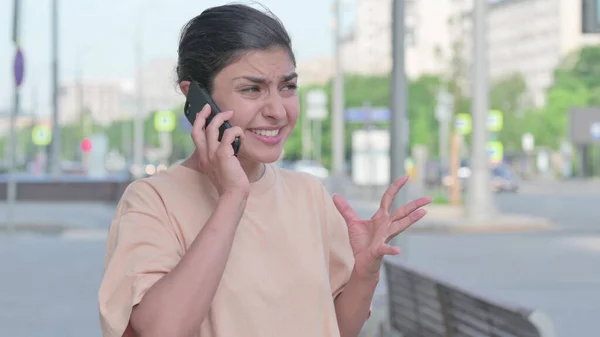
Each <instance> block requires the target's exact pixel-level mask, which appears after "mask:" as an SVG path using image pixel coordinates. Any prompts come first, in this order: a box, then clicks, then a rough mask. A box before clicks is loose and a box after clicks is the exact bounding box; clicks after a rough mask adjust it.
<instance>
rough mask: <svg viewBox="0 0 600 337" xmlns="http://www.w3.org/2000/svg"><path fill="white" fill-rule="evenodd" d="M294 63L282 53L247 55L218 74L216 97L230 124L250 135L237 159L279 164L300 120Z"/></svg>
mask: <svg viewBox="0 0 600 337" xmlns="http://www.w3.org/2000/svg"><path fill="white" fill-rule="evenodd" d="M296 83H297V75H296V73H295V67H294V63H293V62H292V60H291V59H290V56H289V54H288V52H287V51H286V50H285V49H283V48H273V49H269V50H263V51H251V52H248V53H246V54H245V55H244V56H243V57H242V58H240V59H239V60H238V61H237V62H234V63H232V64H230V65H229V66H227V67H225V68H224V69H223V70H222V71H221V72H219V73H218V74H217V76H216V77H215V80H214V84H213V93H212V97H213V99H214V101H215V103H216V104H217V106H218V107H219V108H220V109H221V111H228V110H232V111H233V117H232V118H231V120H230V121H229V122H230V123H231V124H232V125H234V126H239V127H241V128H242V129H243V130H244V132H245V136H246V137H245V139H244V140H243V141H242V143H241V146H240V150H239V153H238V157H239V158H240V159H245V160H247V161H251V162H259V163H272V162H274V161H276V160H277V159H279V157H280V156H281V153H282V151H283V145H284V142H285V141H286V140H287V138H288V137H289V135H290V134H291V133H292V131H293V129H294V126H295V125H296V121H297V120H298V112H299V108H300V106H299V101H298V94H297V90H296V86H297V84H296Z"/></svg>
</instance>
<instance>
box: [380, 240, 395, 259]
mask: <svg viewBox="0 0 600 337" xmlns="http://www.w3.org/2000/svg"><path fill="white" fill-rule="evenodd" d="M377 253H378V255H379V256H384V255H398V254H400V248H399V247H395V246H392V245H389V244H387V243H384V244H381V245H380V246H379V248H378V250H377Z"/></svg>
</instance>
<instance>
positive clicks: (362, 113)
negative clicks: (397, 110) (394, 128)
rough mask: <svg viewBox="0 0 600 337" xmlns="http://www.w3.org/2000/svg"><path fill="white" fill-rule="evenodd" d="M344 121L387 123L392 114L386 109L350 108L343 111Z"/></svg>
mask: <svg viewBox="0 0 600 337" xmlns="http://www.w3.org/2000/svg"><path fill="white" fill-rule="evenodd" d="M344 115H345V117H346V121H348V122H361V123H364V122H387V121H389V120H390V119H391V118H392V112H391V111H390V109H388V108H384V107H379V108H377V107H373V108H369V109H365V108H350V109H346V111H345V114H344Z"/></svg>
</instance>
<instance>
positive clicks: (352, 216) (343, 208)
mask: <svg viewBox="0 0 600 337" xmlns="http://www.w3.org/2000/svg"><path fill="white" fill-rule="evenodd" d="M332 198H333V204H334V205H335V208H337V210H338V212H340V214H341V215H342V217H343V218H344V220H346V224H351V223H352V222H354V221H358V220H360V218H359V217H358V215H357V214H356V212H354V209H352V207H351V206H350V204H349V203H348V202H347V201H346V199H344V197H342V196H341V195H340V194H337V193H336V194H334V195H333V197H332Z"/></svg>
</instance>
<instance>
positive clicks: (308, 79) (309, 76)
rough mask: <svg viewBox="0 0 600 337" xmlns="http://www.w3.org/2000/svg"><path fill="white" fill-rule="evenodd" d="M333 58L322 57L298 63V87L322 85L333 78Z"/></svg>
mask: <svg viewBox="0 0 600 337" xmlns="http://www.w3.org/2000/svg"><path fill="white" fill-rule="evenodd" d="M333 71H334V69H333V58H332V57H322V58H316V59H312V60H306V61H298V65H297V67H296V72H297V73H298V85H300V86H305V85H312V84H316V85H323V84H325V83H327V81H329V79H330V78H331V77H332V76H333Z"/></svg>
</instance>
